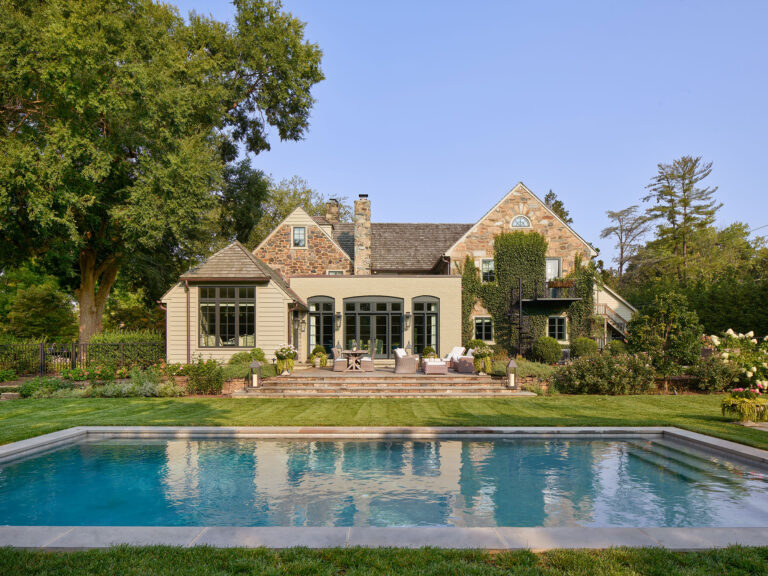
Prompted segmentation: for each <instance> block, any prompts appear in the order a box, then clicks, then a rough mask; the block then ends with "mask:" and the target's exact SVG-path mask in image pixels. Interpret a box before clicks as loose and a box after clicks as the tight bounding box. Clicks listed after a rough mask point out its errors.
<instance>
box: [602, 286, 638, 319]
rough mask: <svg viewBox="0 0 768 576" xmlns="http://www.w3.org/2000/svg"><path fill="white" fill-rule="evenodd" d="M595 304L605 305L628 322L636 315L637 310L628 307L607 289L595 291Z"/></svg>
mask: <svg viewBox="0 0 768 576" xmlns="http://www.w3.org/2000/svg"><path fill="white" fill-rule="evenodd" d="M595 304H605V305H606V306H608V307H609V308H611V309H613V311H614V312H616V313H617V314H618V315H619V316H621V317H622V318H623V319H624V320H625V321H626V322H629V321H630V320H632V315H633V314H634V313H635V310H634V309H633V308H631V307H630V306H629V305H627V303H626V302H624V301H623V300H621V299H620V298H617V297H616V296H614V295H613V294H612V293H611V292H609V291H608V290H605V289H600V290H595Z"/></svg>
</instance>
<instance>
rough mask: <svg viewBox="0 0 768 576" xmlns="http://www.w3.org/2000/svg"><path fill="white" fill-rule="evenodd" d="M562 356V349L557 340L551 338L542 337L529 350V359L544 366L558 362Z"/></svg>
mask: <svg viewBox="0 0 768 576" xmlns="http://www.w3.org/2000/svg"><path fill="white" fill-rule="evenodd" d="M562 356H563V349H562V348H561V347H560V344H559V343H558V341H557V340H555V339H554V338H552V337H551V336H542V337H541V338H537V339H536V340H535V341H534V342H533V346H532V348H531V358H532V359H533V360H535V361H537V362H544V363H545V364H554V363H555V362H558V361H560V358H562Z"/></svg>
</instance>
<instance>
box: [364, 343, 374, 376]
mask: <svg viewBox="0 0 768 576" xmlns="http://www.w3.org/2000/svg"><path fill="white" fill-rule="evenodd" d="M375 357H376V348H375V346H374V342H373V340H371V341H370V342H368V355H367V356H363V357H362V358H360V368H362V370H363V372H373V371H374V370H375V369H376V368H374V366H373V359H374V358H375Z"/></svg>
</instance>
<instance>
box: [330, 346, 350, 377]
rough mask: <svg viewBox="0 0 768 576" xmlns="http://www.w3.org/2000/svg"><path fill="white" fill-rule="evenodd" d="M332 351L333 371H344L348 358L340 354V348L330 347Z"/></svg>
mask: <svg viewBox="0 0 768 576" xmlns="http://www.w3.org/2000/svg"><path fill="white" fill-rule="evenodd" d="M331 352H333V371H334V372H344V370H346V369H347V366H348V360H347V359H346V358H344V357H343V356H342V355H341V348H332V349H331Z"/></svg>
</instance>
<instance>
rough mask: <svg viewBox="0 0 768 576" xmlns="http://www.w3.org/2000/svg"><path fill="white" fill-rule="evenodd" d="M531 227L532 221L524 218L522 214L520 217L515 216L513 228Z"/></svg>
mask: <svg viewBox="0 0 768 576" xmlns="http://www.w3.org/2000/svg"><path fill="white" fill-rule="evenodd" d="M530 227H531V221H530V220H528V217H527V216H523V215H522V214H521V215H520V216H515V218H514V219H513V220H512V228H530Z"/></svg>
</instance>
